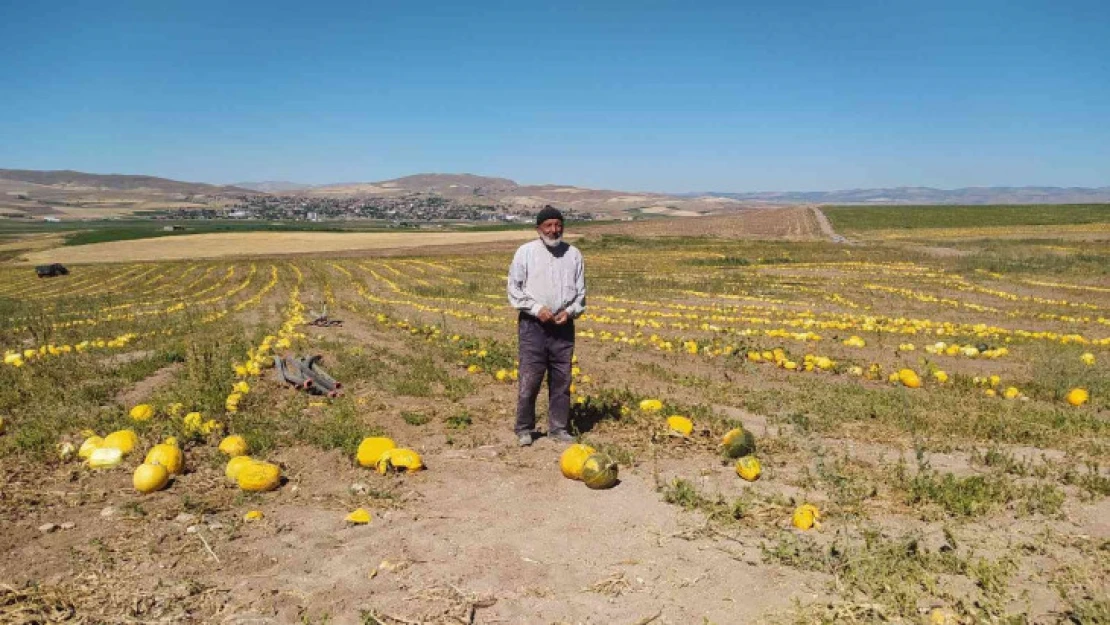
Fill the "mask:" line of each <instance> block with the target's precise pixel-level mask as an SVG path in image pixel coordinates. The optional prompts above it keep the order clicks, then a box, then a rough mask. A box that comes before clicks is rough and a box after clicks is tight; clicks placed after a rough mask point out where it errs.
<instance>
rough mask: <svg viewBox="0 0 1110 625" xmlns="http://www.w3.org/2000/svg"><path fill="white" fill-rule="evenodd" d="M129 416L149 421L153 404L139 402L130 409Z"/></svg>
mask: <svg viewBox="0 0 1110 625" xmlns="http://www.w3.org/2000/svg"><path fill="white" fill-rule="evenodd" d="M130 414H131V418H132V419H134V420H136V421H150V419H151V417H153V416H154V406H151V405H150V404H139V405H138V406H135V407H134V408H132V409H131V413H130Z"/></svg>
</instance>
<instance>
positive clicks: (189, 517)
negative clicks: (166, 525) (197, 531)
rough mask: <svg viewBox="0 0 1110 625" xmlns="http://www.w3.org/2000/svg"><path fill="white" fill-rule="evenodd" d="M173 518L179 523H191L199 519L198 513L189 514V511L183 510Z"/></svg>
mask: <svg viewBox="0 0 1110 625" xmlns="http://www.w3.org/2000/svg"><path fill="white" fill-rule="evenodd" d="M173 520H174V521H175V522H177V523H181V524H182V525H190V524H192V523H193V522H194V521H196V520H197V515H195V514H189V513H188V512H182V513H181V514H179V515H177V516H175V517H174V518H173Z"/></svg>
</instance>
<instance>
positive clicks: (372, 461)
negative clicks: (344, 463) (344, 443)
mask: <svg viewBox="0 0 1110 625" xmlns="http://www.w3.org/2000/svg"><path fill="white" fill-rule="evenodd" d="M396 448H397V444H396V443H394V442H393V439H391V438H385V437H383V436H374V437H370V438H364V439H362V442H361V443H359V445H358V453H357V454H356V457H357V458H358V464H359V465H360V466H363V467H376V466H378V461H379V460H381V459H382V455H383V454H385V452H387V451H389V450H391V449H396Z"/></svg>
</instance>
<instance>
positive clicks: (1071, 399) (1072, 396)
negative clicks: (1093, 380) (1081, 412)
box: [1064, 388, 1091, 406]
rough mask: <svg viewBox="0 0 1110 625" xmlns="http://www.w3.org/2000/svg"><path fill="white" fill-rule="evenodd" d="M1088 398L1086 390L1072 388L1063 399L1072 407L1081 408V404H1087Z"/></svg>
mask: <svg viewBox="0 0 1110 625" xmlns="http://www.w3.org/2000/svg"><path fill="white" fill-rule="evenodd" d="M1090 398H1091V394H1090V393H1088V392H1087V389H1085V388H1073V389H1071V390H1070V391H1068V394H1067V395H1066V396H1065V397H1064V399H1065V400H1066V401H1067V402H1068V403H1069V404H1071V405H1072V406H1082V405H1083V404H1085V403H1087V400H1089V399H1090Z"/></svg>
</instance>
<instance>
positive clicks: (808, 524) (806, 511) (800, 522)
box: [793, 503, 821, 530]
mask: <svg viewBox="0 0 1110 625" xmlns="http://www.w3.org/2000/svg"><path fill="white" fill-rule="evenodd" d="M820 518H821V513H820V512H819V511H818V510H817V506H815V505H813V504H808V503H804V504H802V505H800V506H798V509H797V510H795V511H794V518H793V522H794V527H796V528H798V529H800V530H808V529H810V528H812V527H814V526H815V525H817V526H819V524H818V523H817V521H818V519H820Z"/></svg>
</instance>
